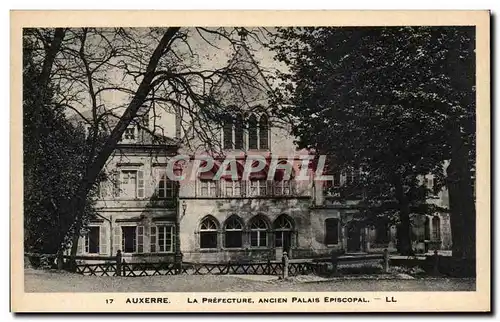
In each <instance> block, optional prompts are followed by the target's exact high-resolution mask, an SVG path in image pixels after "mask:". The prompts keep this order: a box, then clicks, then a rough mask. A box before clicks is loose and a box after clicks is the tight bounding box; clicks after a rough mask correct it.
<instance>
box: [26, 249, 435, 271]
mask: <svg viewBox="0 0 500 322" xmlns="http://www.w3.org/2000/svg"><path fill="white" fill-rule="evenodd" d="M39 255H40V254H38V255H37V256H39ZM28 256H29V255H28ZM31 256H33V254H31ZM44 256H46V257H50V256H52V257H51V259H52V260H53V265H54V266H55V267H57V268H60V269H65V270H68V271H71V272H74V273H77V274H81V275H89V276H126V277H136V276H155V275H178V274H187V275H209V274H212V275H228V274H236V275H237V274H248V275H279V276H282V278H287V277H289V276H297V275H306V274H317V275H322V274H332V273H333V274H335V273H336V271H337V266H338V265H339V264H343V263H349V262H352V261H363V260H365V261H369V260H372V261H373V260H381V264H382V265H383V269H384V271H385V272H388V271H389V255H388V252H387V250H385V251H384V253H383V254H376V255H373V254H370V255H364V256H355V257H353V256H336V255H332V256H331V257H324V258H317V259H315V260H304V261H292V262H290V260H289V259H288V256H286V253H284V256H283V260H282V261H281V262H276V261H274V262H272V261H267V262H258V263H231V262H228V263H189V262H183V263H172V262H135V263H127V262H126V261H125V260H124V259H123V258H122V254H121V252H120V251H118V252H117V255H116V256H112V257H104V256H76V257H75V258H74V259H75V260H77V261H78V260H87V261H88V260H90V261H102V262H100V263H88V262H86V263H75V262H73V264H71V262H70V261H69V259H70V257H69V256H59V258H58V259H57V260H56V257H57V256H54V255H50V256H49V255H44ZM438 259H439V258H438V257H437V255H436V256H434V257H433V264H434V265H433V267H435V272H437V267H438V266H437V265H438ZM64 260H66V261H64ZM56 262H57V264H56ZM55 267H54V268H55Z"/></svg>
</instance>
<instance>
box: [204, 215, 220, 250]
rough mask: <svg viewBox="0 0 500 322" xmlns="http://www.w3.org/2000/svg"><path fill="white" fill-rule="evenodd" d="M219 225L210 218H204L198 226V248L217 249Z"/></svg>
mask: <svg viewBox="0 0 500 322" xmlns="http://www.w3.org/2000/svg"><path fill="white" fill-rule="evenodd" d="M218 227H219V225H218V223H217V221H216V220H215V219H214V218H212V217H206V218H205V219H203V221H202V222H201V224H200V248H217V229H218Z"/></svg>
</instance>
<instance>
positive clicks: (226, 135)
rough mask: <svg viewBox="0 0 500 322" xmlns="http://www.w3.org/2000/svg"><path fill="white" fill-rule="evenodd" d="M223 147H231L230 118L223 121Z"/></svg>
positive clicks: (231, 130) (231, 125) (231, 124)
mask: <svg viewBox="0 0 500 322" xmlns="http://www.w3.org/2000/svg"><path fill="white" fill-rule="evenodd" d="M223 135H224V138H223V141H222V142H223V148H224V149H232V148H233V122H232V121H231V120H227V121H226V123H224V128H223Z"/></svg>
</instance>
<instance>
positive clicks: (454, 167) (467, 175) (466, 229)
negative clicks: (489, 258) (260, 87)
mask: <svg viewBox="0 0 500 322" xmlns="http://www.w3.org/2000/svg"><path fill="white" fill-rule="evenodd" d="M453 132H454V133H453V134H452V139H451V143H452V144H451V146H452V155H451V161H450V165H449V166H448V168H447V177H448V181H447V184H448V190H449V198H450V212H451V213H450V222H451V229H452V231H451V232H452V242H453V256H454V257H457V258H462V259H467V260H475V258H476V205H475V200H474V193H473V185H472V179H471V169H470V167H471V166H470V162H469V154H470V151H469V146H468V144H467V142H466V141H465V140H464V139H463V138H462V135H461V132H460V127H459V126H456V127H455V129H454V130H453ZM455 243H456V244H455Z"/></svg>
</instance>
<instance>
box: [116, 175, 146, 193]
mask: <svg viewBox="0 0 500 322" xmlns="http://www.w3.org/2000/svg"><path fill="white" fill-rule="evenodd" d="M120 177H121V178H120V196H121V197H125V198H144V171H141V170H128V169H126V170H121V171H120Z"/></svg>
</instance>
